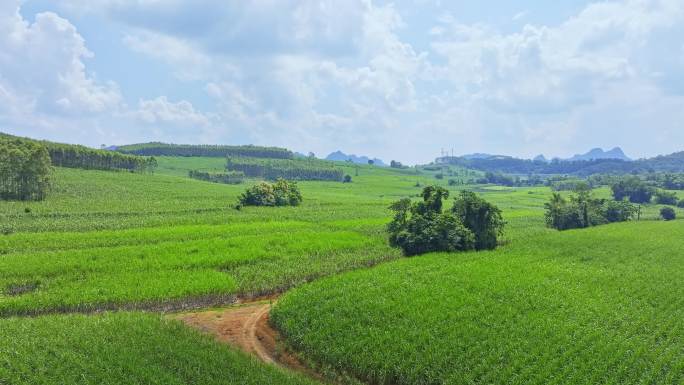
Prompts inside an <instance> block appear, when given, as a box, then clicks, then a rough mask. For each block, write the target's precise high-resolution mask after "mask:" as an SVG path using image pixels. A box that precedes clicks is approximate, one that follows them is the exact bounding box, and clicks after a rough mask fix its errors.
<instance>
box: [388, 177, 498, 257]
mask: <svg viewBox="0 0 684 385" xmlns="http://www.w3.org/2000/svg"><path fill="white" fill-rule="evenodd" d="M421 196H422V198H423V201H422V202H415V203H413V202H411V200H410V199H408V198H405V199H402V200H400V201H398V202H395V203H394V204H392V205H391V206H390V209H391V210H392V211H394V218H393V219H392V221H391V222H390V223H389V224H388V226H387V230H388V232H389V234H390V238H389V240H390V245H391V246H392V247H399V248H401V249H402V250H403V251H404V254H405V255H408V256H412V255H418V254H424V253H429V252H434V251H449V252H453V251H467V250H484V249H493V248H495V247H496V245H497V236H499V235H501V234H502V232H503V227H504V223H505V222H504V221H503V218H502V216H501V211H500V210H499V209H498V208H497V207H496V206H494V205H492V204H491V203H488V202H487V201H485V200H483V199H482V198H480V197H478V196H477V195H475V194H474V193H472V192H468V191H462V192H461V193H460V195H459V196H458V197H457V198H456V200H455V201H454V206H453V208H452V210H451V212H446V213H445V212H443V210H442V206H443V200H445V199H447V198H448V197H449V191H448V190H446V189H445V188H443V187H439V186H427V187H425V188H424V189H423V192H422V194H421Z"/></svg>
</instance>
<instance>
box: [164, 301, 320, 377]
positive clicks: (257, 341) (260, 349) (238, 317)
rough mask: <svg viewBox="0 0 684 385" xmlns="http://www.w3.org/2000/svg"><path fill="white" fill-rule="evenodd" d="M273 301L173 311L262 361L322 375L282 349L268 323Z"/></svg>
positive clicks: (189, 322)
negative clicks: (219, 307)
mask: <svg viewBox="0 0 684 385" xmlns="http://www.w3.org/2000/svg"><path fill="white" fill-rule="evenodd" d="M272 302H273V301H272V300H268V301H261V302H252V303H245V304H241V305H236V306H232V307H230V308H225V309H217V310H207V311H200V312H192V313H182V314H174V315H172V318H175V319H178V320H181V321H182V322H184V323H185V324H186V325H188V326H191V327H193V328H195V329H198V330H200V331H202V332H204V333H208V334H211V335H213V336H214V337H216V339H217V340H218V341H220V342H223V343H227V344H230V345H232V346H234V347H236V348H238V349H240V350H242V351H244V352H246V353H249V354H252V355H254V356H256V357H257V358H259V359H260V360H261V361H263V362H266V363H269V364H273V365H277V366H281V367H285V368H287V369H290V370H294V371H297V372H301V373H304V374H306V375H308V376H310V377H313V378H316V379H318V380H321V379H322V378H321V376H320V375H319V374H317V373H315V372H313V371H312V370H310V369H308V368H307V367H306V366H304V365H303V364H302V363H301V361H300V360H299V359H297V357H295V356H294V355H293V354H290V353H288V352H286V351H284V349H282V348H281V344H279V335H278V332H277V331H276V330H275V329H273V328H272V327H271V325H270V323H269V312H270V310H271V306H272Z"/></svg>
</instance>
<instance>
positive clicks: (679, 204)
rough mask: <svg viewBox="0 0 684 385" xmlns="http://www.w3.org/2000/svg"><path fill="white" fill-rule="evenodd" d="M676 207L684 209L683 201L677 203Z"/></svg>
mask: <svg viewBox="0 0 684 385" xmlns="http://www.w3.org/2000/svg"><path fill="white" fill-rule="evenodd" d="M677 207H679V208H682V209H684V199H682V200H680V201H679V203H677Z"/></svg>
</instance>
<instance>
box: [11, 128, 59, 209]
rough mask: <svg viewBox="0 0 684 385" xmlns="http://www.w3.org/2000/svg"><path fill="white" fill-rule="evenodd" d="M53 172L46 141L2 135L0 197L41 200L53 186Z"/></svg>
mask: <svg viewBox="0 0 684 385" xmlns="http://www.w3.org/2000/svg"><path fill="white" fill-rule="evenodd" d="M51 174H52V166H51V164H50V155H49V154H48V150H47V148H46V147H45V145H43V144H40V143H37V142H34V141H28V140H21V139H10V138H5V137H0V199H3V200H42V199H44V198H45V196H46V194H47V192H48V190H49V188H50V178H51Z"/></svg>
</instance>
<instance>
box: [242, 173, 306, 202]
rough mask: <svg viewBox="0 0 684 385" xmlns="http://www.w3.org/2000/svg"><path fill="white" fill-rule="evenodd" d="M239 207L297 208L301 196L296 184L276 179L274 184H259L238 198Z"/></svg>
mask: <svg viewBox="0 0 684 385" xmlns="http://www.w3.org/2000/svg"><path fill="white" fill-rule="evenodd" d="M238 200H239V202H240V205H241V206H299V205H300V204H301V203H302V194H301V192H300V191H299V187H298V186H297V183H296V182H288V181H286V180H284V179H278V180H277V181H276V182H275V183H268V182H261V183H259V184H256V185H254V186H252V187H250V188H248V189H247V190H246V191H245V192H244V193H242V194H241V195H240V197H239V198H238Z"/></svg>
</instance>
